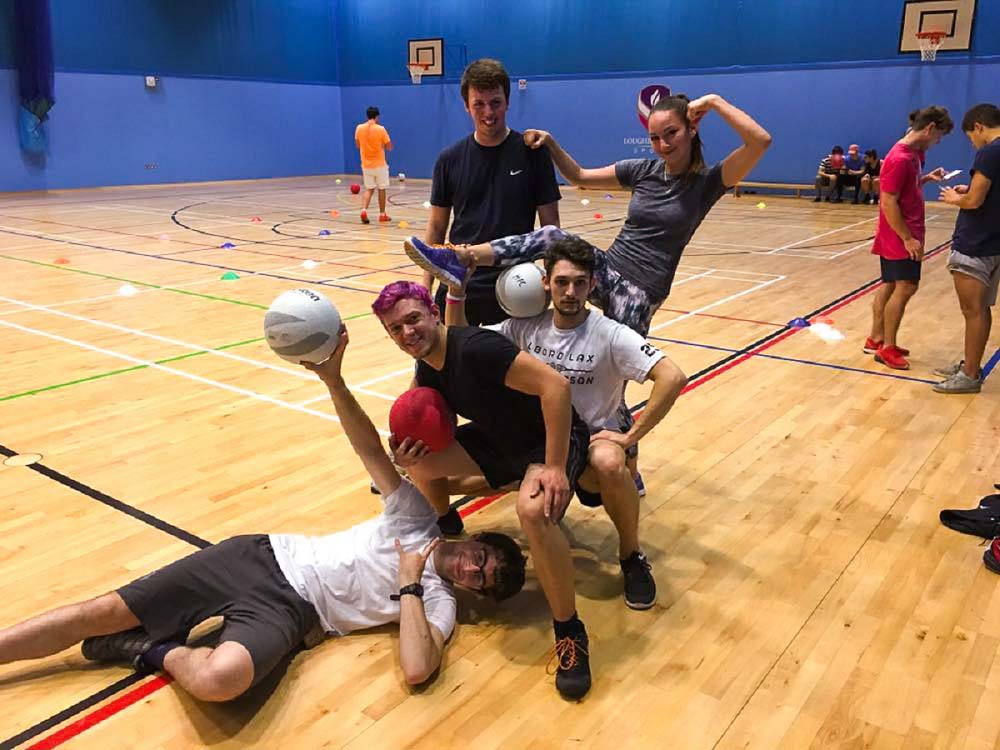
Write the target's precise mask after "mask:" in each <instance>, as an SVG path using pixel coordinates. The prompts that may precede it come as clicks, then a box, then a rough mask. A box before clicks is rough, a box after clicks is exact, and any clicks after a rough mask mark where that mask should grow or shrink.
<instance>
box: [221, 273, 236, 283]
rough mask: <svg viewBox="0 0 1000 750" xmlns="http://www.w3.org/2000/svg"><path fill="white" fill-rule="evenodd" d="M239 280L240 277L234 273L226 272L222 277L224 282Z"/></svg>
mask: <svg viewBox="0 0 1000 750" xmlns="http://www.w3.org/2000/svg"><path fill="white" fill-rule="evenodd" d="M238 278H239V276H238V275H237V274H235V273H234V272H233V271H226V272H225V273H224V274H222V277H221V279H222V281H236V280H237V279H238Z"/></svg>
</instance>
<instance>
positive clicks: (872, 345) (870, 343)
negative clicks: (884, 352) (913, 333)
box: [862, 336, 910, 357]
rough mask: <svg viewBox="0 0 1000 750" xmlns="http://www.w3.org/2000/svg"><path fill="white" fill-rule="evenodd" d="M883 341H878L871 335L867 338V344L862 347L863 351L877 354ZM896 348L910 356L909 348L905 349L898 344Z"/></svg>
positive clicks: (904, 354) (905, 355)
mask: <svg viewBox="0 0 1000 750" xmlns="http://www.w3.org/2000/svg"><path fill="white" fill-rule="evenodd" d="M882 343H883V342H881V341H876V340H875V339H873V338H872V337H871V336H869V337H868V338H866V339H865V345H864V347H862V351H863V352H864V353H865V354H875V353H876V352H877V351H878V350H879V349H881V348H882ZM896 348H897V349H899V353H900V354H902V355H903V356H904V357H909V356H910V350H909V349H904V348H903V347H901V346H897V347H896Z"/></svg>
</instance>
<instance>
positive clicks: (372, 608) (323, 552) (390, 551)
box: [270, 479, 455, 638]
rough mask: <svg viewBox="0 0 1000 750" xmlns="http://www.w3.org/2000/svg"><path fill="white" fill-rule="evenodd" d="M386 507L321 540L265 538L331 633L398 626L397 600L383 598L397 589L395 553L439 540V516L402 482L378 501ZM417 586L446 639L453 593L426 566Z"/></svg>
mask: <svg viewBox="0 0 1000 750" xmlns="http://www.w3.org/2000/svg"><path fill="white" fill-rule="evenodd" d="M384 502H385V510H384V511H383V512H382V513H381V514H380V515H378V516H376V517H375V518H373V519H371V520H369V521H365V522H364V523H360V524H358V525H357V526H353V527H351V528H349V529H347V530H345V531H340V532H338V533H336V534H329V535H327V536H320V537H310V536H303V535H300V534H271V536H270V540H271V546H272V547H273V548H274V556H275V558H276V559H277V561H278V567H279V568H281V572H282V574H283V575H284V576H285V578H287V579H288V582H289V583H290V584H291V585H292V588H294V589H295V591H296V593H298V595H299V596H301V597H302V598H303V599H305V600H306V601H307V602H309V603H310V604H312V605H313V607H315V608H316V612H317V613H318V614H319V619H320V622H321V623H322V625H323V627H324V628H325V629H326V631H327V632H329V633H336V634H338V635H346V634H347V633H350V632H351V631H352V630H361V629H363V628H373V627H376V626H378V625H384V624H385V623H388V622H399V602H398V601H392V600H391V599H390V598H389V596H390V595H391V594H395V593H396V592H397V591H398V590H399V579H398V574H399V553H398V552H396V546H395V540H396V539H399V541H400V542H401V543H402V545H403V549H405V550H415V549H422V548H423V547H424V545H426V544H427V543H428V542H429V541H431V540H432V539H434V538H436V537H438V536H440V535H441V532H440V530H439V529H438V526H437V513H436V512H435V511H434V509H433V508H432V507H431V505H430V503H428V502H427V500H426V499H425V498H424V496H423V495H422V494H420V490H418V489H417V488H416V487H414V486H413V485H412V484H411V483H410V482H408V481H406V480H405V479H404V480H403V481H402V482H401V483H400V485H399V488H398V489H397V490H396V491H395V492H393V493H392V494H391V495H389V496H388V497H386V498H384ZM420 583H421V584H422V585H423V587H424V611H425V613H426V614H427V621H428V622H430V623H432V624H433V625H434V626H435V627H437V629H438V630H440V631H441V634H442V635H443V636H444V637H445V638H447V637H448V636H449V635H451V631H452V629H453V628H454V627H455V595H454V594H453V593H452V587H451V584H450V583H448V582H447V581H445V580H444V579H442V578H441V576H439V575H438V574H437V571H435V570H434V557H433V556H431V558H430V559H429V560H428V561H427V565H426V566H425V567H424V574H423V577H422V578H421V579H420Z"/></svg>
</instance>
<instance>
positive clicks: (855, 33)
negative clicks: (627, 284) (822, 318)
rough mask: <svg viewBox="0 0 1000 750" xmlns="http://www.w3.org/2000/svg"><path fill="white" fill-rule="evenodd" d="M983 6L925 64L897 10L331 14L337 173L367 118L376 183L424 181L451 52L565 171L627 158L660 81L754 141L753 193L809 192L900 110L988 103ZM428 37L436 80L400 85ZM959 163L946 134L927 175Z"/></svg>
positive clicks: (994, 42)
mask: <svg viewBox="0 0 1000 750" xmlns="http://www.w3.org/2000/svg"><path fill="white" fill-rule="evenodd" d="M998 6H1000V3H997V2H990V0H979V8H978V13H977V18H976V23H975V26H974V29H973V39H972V49H971V51H970V52H962V53H942V54H941V55H940V56H939V58H938V62H936V63H935V64H933V65H928V64H921V63H920V62H919V55H918V54H914V53H910V54H905V55H900V54H899V53H898V40H899V32H900V26H901V21H902V12H903V4H902V2H898V1H897V2H890V1H888V0H885V1H883V2H876V3H872V2H870V1H869V0H840V2H837V3H820V2H801V1H800V2H788V1H786V0H701V1H700V2H690V1H689V0H660V2H658V3H649V2H648V0H645V1H641V2H640V0H619V1H618V2H615V3H607V2H604V1H601V2H598V1H597V0H535V2H533V3H532V4H531V9H530V12H528V11H526V9H525V8H524V6H521V5H519V4H516V3H514V4H496V3H489V4H487V3H486V2H485V1H484V0H473V1H470V0H464V1H463V2H458V1H457V0H409V1H408V2H402V3H398V2H394V3H389V2H387V1H386V0H367V2H356V1H355V2H344V3H341V4H340V5H339V6H338V13H337V18H338V27H339V31H338V33H339V34H340V35H341V39H343V40H345V44H344V46H343V48H342V54H341V59H340V74H341V76H340V85H341V87H342V104H343V111H344V115H345V129H344V153H345V169H346V170H347V171H349V172H354V171H358V170H359V168H360V166H359V162H358V157H357V153H356V150H355V148H354V145H353V140H352V133H353V124H354V123H355V122H357V121H359V120H360V119H362V118H363V112H364V109H365V107H367V106H368V105H369V104H376V105H377V106H379V107H380V109H381V110H382V113H383V116H382V122H383V124H385V125H386V127H387V128H388V129H389V131H390V134H391V136H392V138H393V141H394V144H395V146H396V149H395V151H394V152H393V153H392V154H391V155H390V166H391V168H392V170H393V171H394V172H397V171H403V172H406V173H407V174H408V175H412V176H421V177H426V176H429V175H430V173H431V170H432V168H433V162H434V157H435V155H436V154H437V152H438V151H439V150H440V149H441V148H442V147H443V146H444V145H446V144H447V143H450V142H452V141H454V140H456V139H457V138H460V137H462V136H464V135H467V134H468V132H469V130H470V123H469V119H468V115H467V114H466V113H465V112H464V110H463V109H462V102H461V99H460V97H459V93H458V83H457V76H458V75H459V73H460V70H461V59H462V56H461V55H460V54H459V49H460V48H461V47H462V46H463V45H464V52H465V55H466V56H467V59H469V60H472V59H475V58H477V57H484V56H491V57H498V58H499V59H501V60H503V61H504V63H505V65H506V66H507V68H508V70H509V71H510V73H511V77H512V78H513V79H515V81H516V79H518V78H525V79H527V80H528V88H527V90H526V91H518V90H517V87H516V84H515V86H514V90H512V92H511V111H510V114H509V116H508V117H509V122H510V124H511V125H512V127H515V128H518V129H522V128H524V127H539V128H544V129H547V130H551V131H552V132H553V133H555V134H556V135H557V136H558V137H559V139H560V141H561V142H562V143H563V144H564V145H565V146H566V147H567V148H568V149H569V150H570V152H571V153H573V154H574V155H575V156H577V158H578V159H579V160H580V161H581V162H584V163H587V164H591V165H598V164H605V163H609V162H611V161H614V160H616V159H620V158H626V157H631V156H641V155H642V154H643V153H644V148H643V146H642V144H641V143H636V142H635V140H636V139H640V140H641V139H642V138H643V136H644V133H643V131H642V129H641V127H640V125H639V122H638V119H637V117H636V114H635V99H636V97H637V95H638V92H639V90H640V89H641V88H642V87H643V86H646V85H648V84H650V83H666V84H667V85H669V86H670V87H671V88H672V89H673V90H674V91H682V92H685V93H688V94H689V95H691V96H692V97H694V96H697V95H699V94H702V93H707V92H716V93H719V94H722V95H723V96H724V97H726V98H727V99H729V100H730V101H732V102H733V103H735V104H737V105H738V106H740V107H742V108H744V109H746V110H747V111H749V112H750V113H751V114H752V115H753V116H754V117H755V118H757V119H758V120H759V121H760V122H761V123H762V124H763V125H764V126H765V127H767V128H768V130H770V132H771V133H772V135H773V136H774V145H773V146H772V148H771V150H770V151H769V152H768V154H767V156H766V157H765V158H764V160H763V161H762V162H761V164H760V165H758V167H757V168H756V169H755V170H754V173H753V178H754V179H759V180H770V181H796V182H811V181H812V178H813V176H814V175H815V171H816V164H817V163H818V161H819V159H820V157H821V156H822V155H824V154H826V153H828V151H829V148H830V147H831V146H832V145H834V144H836V143H840V144H842V145H843V146H844V147H845V148H846V146H847V145H848V144H850V143H852V142H856V143H859V144H860V145H861V146H862V147H863V148H865V149H867V148H875V149H877V150H878V151H879V153H885V151H887V150H888V149H889V147H890V146H891V145H892V144H893V143H894V142H895V140H896V139H898V138H899V136H900V135H902V133H903V131H904V130H905V128H906V124H907V121H906V118H907V114H908V113H909V112H910V111H911V110H912V109H915V108H917V107H921V106H925V105H927V104H932V103H936V104H942V105H944V106H947V107H949V109H950V110H951V111H952V113H953V116H954V117H955V120H956V122H957V121H959V120H960V119H961V115H962V113H963V112H964V111H965V109H966V108H967V107H968V106H970V105H971V104H973V103H976V102H979V101H998V99H1000V97H998V90H1000V89H998V86H997V84H996V82H997V81H998V80H1000V7H998ZM392 8H396V9H397V10H396V11H392V10H391V9H392ZM439 36H440V37H443V38H444V39H445V56H444V57H445V63H446V65H445V68H446V70H445V73H446V75H445V77H444V78H443V79H440V78H439V79H425V82H424V83H422V84H421V85H420V86H411V85H410V84H409V83H408V82H407V74H406V71H405V69H404V68H403V63H404V62H405V54H406V53H405V49H406V47H405V43H406V40H407V39H409V38H424V37H439ZM703 135H704V139H705V141H706V146H707V157H708V158H709V160H715V159H719V158H721V157H723V156H724V155H725V154H726V153H728V151H729V150H730V149H731V148H733V147H734V146H735V145H737V141H736V139H735V138H734V137H733V135H732V133H731V132H730V131H729V130H728V129H727V128H726V127H725V126H722V125H721V123H720V122H719V121H718V119H717V118H713V117H710V118H709V119H708V120H706V122H705V125H704V127H703ZM630 139H631V140H630ZM971 155H972V151H971V148H970V147H969V145H968V142H967V140H966V139H965V138H964V137H963V136H962V135H961V134H959V133H957V132H956V133H955V134H953V135H951V136H949V137H948V138H946V139H945V140H944V141H943V142H942V144H941V145H940V146H939V147H937V148H936V149H934V151H932V152H931V154H930V155H929V163H930V164H938V163H940V164H944V165H946V166H948V167H954V168H958V167H966V166H968V164H969V163H970V161H971Z"/></svg>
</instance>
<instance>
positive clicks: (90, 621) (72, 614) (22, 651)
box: [0, 592, 139, 664]
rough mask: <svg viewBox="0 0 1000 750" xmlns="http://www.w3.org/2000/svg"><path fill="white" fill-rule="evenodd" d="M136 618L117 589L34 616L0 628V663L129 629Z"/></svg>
mask: <svg viewBox="0 0 1000 750" xmlns="http://www.w3.org/2000/svg"><path fill="white" fill-rule="evenodd" d="M138 625H139V620H138V619H137V618H136V616H135V615H134V614H132V611H131V610H130V609H129V608H128V607H127V606H126V605H125V602H124V600H123V599H122V598H121V596H119V595H118V594H117V593H116V592H111V593H110V594H104V595H103V596H98V597H97V598H95V599H89V600H88V601H85V602H79V603H77V604H70V605H68V606H65V607H59V608H58V609H53V610H50V611H49V612H45V613H44V614H41V615H36V616H35V617H32V618H30V619H28V620H25V621H24V622H21V623H19V624H17V625H13V626H11V627H9V628H4V629H3V630H0V664H7V663H9V662H13V661H20V660H22V659H40V658H42V657H43V656H50V655H51V654H57V653H59V652H60V651H62V650H64V649H67V648H69V647H70V646H73V645H74V644H77V643H79V642H80V641H82V640H83V639H85V638H90V637H92V636H96V635H110V634H111V633H119V632H121V631H123V630H131V629H132V628H134V627H137V626H138Z"/></svg>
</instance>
